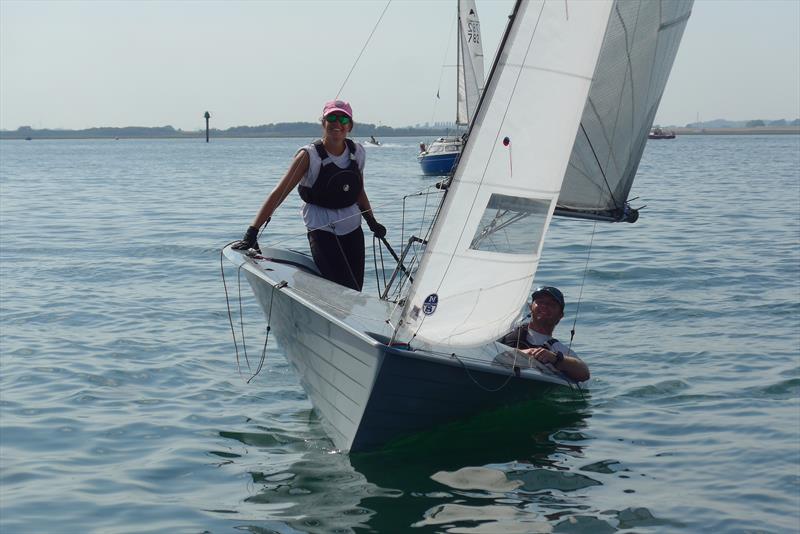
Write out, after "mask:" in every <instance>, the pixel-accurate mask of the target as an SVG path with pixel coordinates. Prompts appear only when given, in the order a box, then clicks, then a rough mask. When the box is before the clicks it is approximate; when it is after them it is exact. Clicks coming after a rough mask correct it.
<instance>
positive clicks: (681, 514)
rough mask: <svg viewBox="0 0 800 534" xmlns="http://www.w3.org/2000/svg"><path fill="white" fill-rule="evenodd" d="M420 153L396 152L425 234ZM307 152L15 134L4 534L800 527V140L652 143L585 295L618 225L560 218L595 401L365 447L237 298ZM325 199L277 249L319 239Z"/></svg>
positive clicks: (561, 263)
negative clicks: (260, 213)
mask: <svg viewBox="0 0 800 534" xmlns="http://www.w3.org/2000/svg"><path fill="white" fill-rule="evenodd" d="M418 141H419V140H417V139H413V140H412V139H396V140H389V143H387V144H386V146H384V147H381V148H369V149H368V150H369V153H368V163H367V183H368V191H369V193H370V197H371V200H372V204H373V206H375V208H376V212H377V213H378V214H379V219H380V220H381V221H382V222H383V223H384V224H386V226H388V227H390V228H391V229H392V231H393V232H394V234H392V235H394V236H395V239H396V241H397V242H398V243H399V242H400V241H401V240H400V239H399V227H400V224H401V222H402V221H403V219H402V211H401V206H402V202H401V201H399V200H398V199H399V198H400V197H401V196H402V195H403V194H408V193H411V192H413V191H416V190H419V189H420V188H422V187H425V186H427V185H430V183H431V180H430V179H429V178H425V177H422V176H420V175H419V173H418V169H417V166H416V162H415V160H414V154H415V152H416V146H417V143H418ZM298 144H299V142H298V141H297V140H215V141H213V142H212V143H210V144H208V145H206V144H205V143H201V142H198V141H185V140H182V141H144V140H142V141H116V142H114V141H38V140H36V141H33V142H27V143H26V142H22V141H20V142H11V141H3V142H2V143H0V171H1V173H0V174H1V175H0V223H1V224H0V258H2V263H1V264H0V289H1V291H0V299H1V300H0V303H1V304H2V317H1V318H2V323H1V326H2V342H1V345H0V356H1V358H2V359H1V360H0V364H1V365H0V369H1V370H2V373H1V375H2V376H0V409H1V410H2V412H0V414H1V415H2V418H1V419H0V425H2V429H1V432H0V445H2V448H0V454H1V455H2V458H1V460H2V473H1V474H0V477H1V479H0V481H1V482H2V485H1V486H0V530H2V531H3V532H20V533H22V532H56V531H57V532H137V533H140V532H202V531H209V532H241V531H242V530H248V531H252V532H281V533H292V532H352V531H354V530H358V531H374V532H401V531H410V530H413V531H414V532H473V533H479V532H498V531H502V532H505V533H514V532H548V531H551V530H552V531H555V532H591V533H595V532H613V531H614V530H617V529H626V530H627V529H632V531H635V532H671V531H675V532H697V531H701V530H705V531H709V532H742V531H753V532H761V531H763V532H788V531H797V530H800V512H798V510H800V467H799V466H800V405H799V403H798V398H799V397H800V395H799V393H800V369H799V368H798V367H799V366H798V363H799V362H798V355H800V272H799V267H798V265H800V247H798V244H800V222H798V221H799V220H800V217H799V216H800V176H799V175H798V173H800V170H799V169H800V137H799V136H764V137H758V136H741V137H740V136H730V137H722V136H720V137H710V136H709V137H682V138H678V139H676V140H675V141H663V142H651V143H649V144H648V146H647V149H646V151H645V155H644V159H643V161H642V164H641V166H640V169H639V178H638V179H637V182H636V185H635V186H634V191H633V193H632V196H640V197H641V199H640V201H639V202H640V203H642V204H647V208H646V209H645V210H644V211H643V212H642V217H641V218H640V220H639V222H637V223H636V224H634V225H618V224H613V225H608V224H606V225H598V226H597V227H596V232H595V235H594V245H593V248H592V251H591V259H590V262H589V265H588V269H587V270H586V272H585V277H586V278H585V280H586V283H585V286H583V287H582V285H581V281H582V279H583V276H584V265H585V259H586V246H587V244H588V243H589V241H590V238H591V235H592V229H593V224H592V223H586V222H580V221H567V220H558V221H556V222H555V223H554V226H553V228H552V229H551V232H550V234H549V236H548V241H547V244H546V246H545V252H544V259H543V261H542V265H541V268H540V272H539V274H538V276H537V280H538V281H540V282H547V283H549V284H553V285H558V286H560V287H561V288H562V289H563V290H564V292H565V294H566V296H567V300H568V306H567V317H566V318H565V320H564V322H563V323H562V325H561V326H560V329H559V331H558V333H559V334H560V337H562V339H564V338H568V335H569V334H568V332H569V329H570V327H571V325H572V320H573V319H574V317H575V314H576V312H577V311H578V302H577V301H578V296H579V295H581V292H582V298H581V303H580V310H579V311H580V313H579V320H578V324H577V334H576V338H575V342H574V347H575V348H576V349H577V350H578V352H579V353H580V354H582V355H583V356H584V358H585V359H586V360H587V361H588V362H589V364H590V366H591V368H592V374H593V377H594V378H593V379H592V382H591V383H590V388H589V389H590V391H589V392H587V394H586V395H585V398H580V397H574V396H571V395H566V396H563V397H562V396H558V397H555V398H553V399H549V400H548V401H542V402H538V403H532V404H529V405H525V406H520V407H516V408H514V409H510V410H505V411H502V412H499V413H496V414H488V415H486V416H483V417H479V418H477V419H475V420H472V421H466V422H459V423H455V424H452V425H449V426H447V427H443V428H441V429H437V430H436V431H434V432H430V433H427V434H423V435H419V436H414V437H412V438H409V439H406V440H404V441H401V442H399V443H397V444H395V445H393V446H392V447H391V448H389V449H388V450H385V451H381V452H377V453H369V454H360V455H352V456H350V455H344V454H339V453H335V452H332V451H331V443H330V442H329V441H328V440H327V438H326V437H325V434H324V432H323V430H322V428H321V426H320V424H319V421H318V420H317V419H316V418H315V417H314V416H313V415H312V413H311V410H310V404H309V403H308V401H307V399H306V397H305V395H304V393H303V391H302V389H301V388H300V387H299V385H298V381H297V378H296V377H295V376H294V375H293V373H292V371H291V368H290V367H289V365H288V364H287V363H286V361H285V359H284V358H283V356H282V354H281V351H280V348H279V347H277V346H275V345H274V344H273V342H272V341H270V343H269V346H268V355H267V360H266V364H265V369H264V371H263V372H262V373H261V375H260V376H259V377H257V378H256V379H255V380H254V382H253V383H251V384H249V385H248V384H245V382H244V378H246V377H247V370H246V368H245V369H244V370H243V371H242V375H240V374H239V373H238V372H237V369H236V365H235V362H234V359H235V357H234V351H233V345H232V342H231V339H230V331H229V326H228V322H227V321H228V318H227V312H226V308H225V299H224V294H223V291H222V285H221V282H220V276H219V252H218V251H219V248H220V247H221V246H222V245H223V244H225V243H227V242H229V241H231V240H232V239H236V238H238V237H239V235H240V234H241V233H242V231H243V230H244V229H245V228H246V226H247V224H248V222H249V219H250V218H251V217H252V215H253V213H254V212H255V211H256V209H257V208H258V206H259V204H260V202H261V200H262V199H263V197H264V195H265V194H266V193H267V191H268V190H269V188H270V187H271V186H272V185H273V184H274V183H275V180H276V179H277V178H278V177H279V176H280V175H281V174H282V173H283V172H284V171H285V168H286V166H287V165H288V162H289V159H290V158H291V155H292V154H293V153H294V149H295V148H296V146H297V145H298ZM425 198H427V197H417V198H415V199H409V201H408V204H409V208H410V209H411V210H412V211H416V212H417V213H419V212H422V211H423V209H425V210H426V212H428V213H429V210H430V209H431V207H432V206H433V204H432V202H434V199H433V198H428V201H429V204H428V205H427V207H426V206H425V204H424V199H425ZM634 204H636V203H634ZM298 205H299V204H298V201H297V198H296V195H292V196H291V197H290V198H289V199H288V200H287V205H285V206H284V207H282V209H281V210H280V211H279V213H278V215H277V216H276V217H275V218H274V220H273V221H272V222H271V223H270V225H269V227H268V229H267V233H266V235H265V236H264V237H262V243H268V242H281V243H282V244H284V245H290V246H297V247H306V246H307V245H306V242H305V237H304V233H303V230H302V227H301V226H300V225H299V219H298V217H297V214H296V211H297V210H296V208H297V206H298ZM405 222H406V227H405V230H406V233H405V235H406V236H407V235H408V231H409V229H408V224H409V223H408V221H407V220H406V221H405ZM368 258H370V254H369V253H368ZM370 269H372V267H371V265H370V261H369V259H368V280H370V282H369V283H372V284H373V288H374V282H372V280H374V279H372V278H370V277H371V276H374V273H373V272H372V271H371V270H370ZM235 280H236V279H235V274H234V273H232V272H230V271H229V291H230V292H231V296H232V297H233V298H234V302H236V303H238V301H237V300H236V296H237V292H236V287H235ZM243 295H244V302H243V304H244V312H245V318H246V328H247V334H248V341H249V344H248V354H249V357H250V361H251V363H252V364H253V365H257V360H258V352H259V346H258V345H259V342H260V341H263V326H264V323H263V316H262V315H261V313H260V311H259V310H258V309H257V307H256V305H255V303H254V302H253V301H252V299H251V298H250V293H249V289H248V288H247V287H245V288H243ZM243 377H244V378H243Z"/></svg>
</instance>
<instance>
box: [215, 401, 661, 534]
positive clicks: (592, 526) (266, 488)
mask: <svg viewBox="0 0 800 534" xmlns="http://www.w3.org/2000/svg"><path fill="white" fill-rule="evenodd" d="M307 413H308V415H309V424H310V425H311V426H312V427H313V426H318V425H319V421H318V420H317V419H316V417H314V416H313V415H311V412H307ZM590 417H591V411H590V408H589V404H588V403H587V402H586V401H585V400H583V399H581V398H580V397H579V396H578V395H576V394H574V392H573V393H569V392H564V393H562V394H557V395H553V396H552V398H549V399H547V400H541V401H531V402H528V403H524V404H518V405H515V406H511V407H508V408H503V409H499V410H495V411H492V412H485V413H483V414H481V415H478V416H476V417H474V418H471V419H469V420H462V421H458V422H454V423H452V424H448V425H443V426H441V427H439V428H437V429H436V430H433V431H428V432H423V433H419V434H416V435H413V436H409V437H406V438H402V439H401V440H398V441H395V442H393V443H391V444H389V445H387V446H385V447H383V448H382V449H381V450H379V451H374V452H369V453H353V454H350V455H346V454H331V450H330V449H329V448H327V447H326V442H325V441H324V440H313V439H311V440H308V439H304V437H303V436H299V435H295V436H294V437H290V436H289V435H288V434H284V435H282V436H280V437H279V436H276V435H275V434H274V432H271V431H270V432H269V433H265V434H264V436H263V437H262V438H258V437H257V435H256V434H255V433H249V434H244V433H243V434H234V433H226V434H225V437H228V438H233V439H237V440H240V441H242V443H245V445H248V447H247V448H248V449H253V450H248V451H247V453H246V454H242V455H240V456H239V457H238V458H234V459H232V463H233V464H238V463H242V464H243V465H242V467H243V468H244V469H245V470H246V472H247V473H248V475H249V477H250V479H251V481H250V484H251V485H252V490H253V492H252V494H251V496H250V497H249V498H247V499H245V500H244V502H243V503H242V504H241V505H239V507H238V508H239V509H237V510H231V511H229V512H230V513H232V514H235V517H236V518H237V519H234V521H236V523H237V528H241V527H245V528H244V530H249V531H252V532H259V531H260V530H259V529H264V528H266V529H267V530H266V531H270V530H269V528H272V529H273V530H272V531H279V532H283V531H284V530H283V529H282V528H278V525H282V526H284V527H283V528H285V527H286V526H288V527H290V528H292V529H296V530H298V531H302V532H310V533H323V532H355V531H359V530H361V529H368V530H372V531H375V532H402V531H406V530H409V529H411V528H422V529H423V530H422V531H423V532H428V531H433V530H436V531H441V530H440V529H441V528H442V527H443V526H444V525H450V527H448V529H446V530H448V531H449V529H454V530H453V531H458V532H473V531H474V532H502V531H507V532H549V531H551V530H555V531H558V530H559V529H560V528H562V527H571V526H577V527H580V528H581V529H582V530H583V531H586V532H590V531H591V532H610V531H613V530H614V528H615V527H616V528H621V527H620V525H626V526H627V528H633V527H636V526H639V527H641V526H646V525H649V526H652V525H657V524H663V522H661V521H659V520H656V519H655V518H653V517H652V515H651V514H650V513H649V511H648V510H646V509H644V508H633V507H631V508H626V509H624V510H607V509H606V508H605V507H604V506H603V503H604V502H605V501H603V500H602V499H600V500H599V501H598V503H597V504H593V502H592V498H591V497H592V495H593V493H594V492H598V491H599V492H601V493H603V492H606V491H609V490H610V489H613V488H614V487H616V486H618V485H620V484H629V482H628V481H627V479H628V476H629V475H628V474H629V473H630V472H631V471H630V469H628V468H625V467H624V466H623V464H622V462H621V461H619V460H614V459H607V460H604V461H601V462H594V463H591V464H589V463H588V462H587V461H585V460H584V457H585V456H586V452H585V449H586V447H588V446H589V445H590V443H591V442H590V437H589V436H588V434H587V432H586V427H587V423H586V420H587V419H589V418H590ZM265 432H267V431H266V429H265ZM316 433H317V432H312V433H311V434H316ZM309 435H310V434H309ZM276 439H280V440H284V441H283V444H282V445H281V446H280V447H278V446H277V443H276V441H275V440H276ZM328 446H329V444H328ZM278 448H280V450H281V451H282V453H281V454H279V455H276V454H274V453H275V451H276V449H278ZM259 449H261V450H259ZM245 458H246V459H247V461H245ZM603 486H610V487H606V488H603ZM595 487H596V488H597V489H593V488H595ZM625 487H627V486H625ZM620 491H622V490H620ZM242 518H258V520H252V521H248V520H242ZM512 527H513V528H512ZM523 527H524V528H523ZM455 529H461V530H455Z"/></svg>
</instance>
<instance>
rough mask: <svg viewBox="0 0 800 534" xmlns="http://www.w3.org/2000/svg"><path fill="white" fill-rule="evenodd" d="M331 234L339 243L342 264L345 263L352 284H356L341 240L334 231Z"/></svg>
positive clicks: (356, 281)
mask: <svg viewBox="0 0 800 534" xmlns="http://www.w3.org/2000/svg"><path fill="white" fill-rule="evenodd" d="M359 222H360V221H359ZM359 228H360V226H359ZM331 229H332V230H333V225H331ZM333 236H334V237H335V238H336V244H337V245H339V252H341V253H342V259H343V260H344V264H345V265H347V272H349V273H350V278H351V279H352V280H353V284H354V285H356V286H358V280H356V275H355V273H353V268H352V267H351V266H350V260H349V259H348V258H347V254H345V252H344V248H343V247H342V242H341V241H339V235H338V234H337V233H336V232H335V231H334V232H333ZM361 285H362V286H363V285H364V282H363V280H362V282H361ZM358 291H361V289H359V290H358Z"/></svg>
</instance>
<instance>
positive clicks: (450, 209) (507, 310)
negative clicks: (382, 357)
mask: <svg viewBox="0 0 800 534" xmlns="http://www.w3.org/2000/svg"><path fill="white" fill-rule="evenodd" d="M612 5H613V3H612V0H597V1H592V2H569V3H568V2H553V1H546V0H544V1H542V0H539V1H525V2H519V1H518V2H517V5H516V6H515V11H514V14H512V20H511V22H510V25H509V27H508V29H507V33H506V36H505V38H504V43H503V45H502V47H501V50H500V51H499V53H498V55H497V57H496V59H495V64H494V67H493V69H492V73H491V75H490V77H489V82H488V85H487V87H486V89H485V92H484V94H483V99H482V100H481V103H480V106H479V107H478V111H477V116H476V117H475V119H474V123H473V125H472V128H471V130H470V136H469V140H468V142H467V144H466V146H465V149H464V152H463V154H462V156H461V161H460V163H459V165H458V168H457V169H456V172H455V175H454V177H453V180H452V182H451V184H450V188H449V190H448V192H447V194H446V197H445V199H444V201H443V203H442V206H441V209H440V213H439V216H438V218H437V222H436V224H435V225H434V228H433V230H432V233H431V236H430V239H429V240H428V243H427V246H426V247H425V252H424V254H423V258H422V261H421V263H420V267H419V269H418V271H417V273H416V275H415V278H414V283H413V284H412V287H411V290H410V293H409V295H408V296H407V298H406V302H405V304H404V307H403V311H402V316H401V318H400V321H399V323H398V325H397V326H398V331H397V335H396V337H397V338H398V339H400V340H404V341H406V340H407V341H411V340H414V341H415V342H422V343H430V344H435V345H439V346H441V345H450V346H469V345H478V344H482V343H485V342H487V341H489V340H492V339H495V338H497V337H499V336H500V335H501V334H503V333H505V331H506V330H507V329H508V327H509V325H510V324H511V323H512V321H513V320H514V319H515V317H516V316H517V314H518V313H519V310H520V308H521V306H522V304H523V303H524V301H525V299H526V297H527V293H528V290H529V289H530V286H531V283H532V280H533V275H534V273H535V272H536V267H537V265H538V263H539V255H540V253H541V250H542V244H543V240H544V235H545V232H546V230H547V227H548V225H549V223H550V219H551V217H552V213H553V210H554V208H555V203H556V199H557V198H558V195H559V193H560V190H561V183H562V180H563V178H564V174H565V172H566V168H567V163H568V161H569V157H570V152H571V149H572V146H573V144H574V141H575V134H576V131H577V130H578V127H579V123H580V118H581V113H582V111H583V108H584V104H585V102H586V99H587V95H588V92H589V86H590V84H591V81H592V74H593V73H594V72H595V68H596V63H597V59H598V56H599V52H600V48H601V45H602V43H603V36H604V34H605V30H606V27H607V25H608V21H609V16H610V13H611V9H612ZM488 310H490V311H491V313H489V314H487V311H488Z"/></svg>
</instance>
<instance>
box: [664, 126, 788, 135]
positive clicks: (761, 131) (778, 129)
mask: <svg viewBox="0 0 800 534" xmlns="http://www.w3.org/2000/svg"><path fill="white" fill-rule="evenodd" d="M665 129H666V130H670V131H673V132H675V135H786V134H795V135H797V134H800V126H765V127H760V126H759V127H756V128H665Z"/></svg>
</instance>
